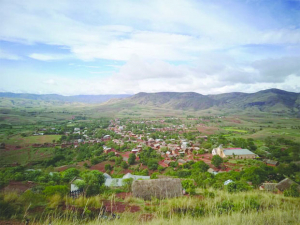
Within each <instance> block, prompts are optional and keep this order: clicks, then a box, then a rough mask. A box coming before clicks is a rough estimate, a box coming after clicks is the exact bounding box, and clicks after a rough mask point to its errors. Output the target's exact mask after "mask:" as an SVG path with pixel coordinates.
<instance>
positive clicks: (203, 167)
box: [192, 161, 209, 172]
mask: <svg viewBox="0 0 300 225" xmlns="http://www.w3.org/2000/svg"><path fill="white" fill-rule="evenodd" d="M192 168H193V169H200V171H201V172H206V171H207V170H208V169H209V166H208V165H207V164H206V163H205V162H203V161H198V162H196V163H194V164H193V165H192Z"/></svg>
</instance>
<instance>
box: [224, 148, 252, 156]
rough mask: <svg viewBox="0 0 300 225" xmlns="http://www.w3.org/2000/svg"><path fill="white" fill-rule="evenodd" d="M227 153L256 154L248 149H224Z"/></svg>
mask: <svg viewBox="0 0 300 225" xmlns="http://www.w3.org/2000/svg"><path fill="white" fill-rule="evenodd" d="M224 154H225V155H233V154H235V155H255V154H254V153H253V152H251V151H250V150H248V149H224Z"/></svg>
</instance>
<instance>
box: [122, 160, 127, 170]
mask: <svg viewBox="0 0 300 225" xmlns="http://www.w3.org/2000/svg"><path fill="white" fill-rule="evenodd" d="M121 166H122V168H123V169H127V168H128V164H127V163H126V162H125V161H122V162H121Z"/></svg>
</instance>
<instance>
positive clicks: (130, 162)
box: [128, 153, 136, 165]
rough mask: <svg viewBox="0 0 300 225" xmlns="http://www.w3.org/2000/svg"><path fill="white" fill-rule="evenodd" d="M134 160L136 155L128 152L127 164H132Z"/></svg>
mask: <svg viewBox="0 0 300 225" xmlns="http://www.w3.org/2000/svg"><path fill="white" fill-rule="evenodd" d="M135 160H136V156H135V154H134V153H130V154H129V158H128V164H129V165H133V164H134V163H135Z"/></svg>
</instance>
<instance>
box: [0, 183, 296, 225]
mask: <svg viewBox="0 0 300 225" xmlns="http://www.w3.org/2000/svg"><path fill="white" fill-rule="evenodd" d="M198 191H199V192H200V193H207V191H205V190H198ZM209 191H210V192H214V193H215V195H210V194H207V195H205V196H204V195H202V196H191V197H186V196H184V197H179V198H173V199H164V200H158V199H152V200H151V201H143V200H141V199H137V198H133V197H126V198H125V199H124V200H122V201H123V202H124V204H130V205H139V206H140V208H141V211H139V212H136V213H130V212H125V213H122V214H119V216H120V219H113V218H112V216H111V215H108V214H106V216H105V217H103V214H102V212H101V208H102V206H103V198H102V197H101V196H94V197H90V198H84V197H80V198H77V199H72V198H69V197H65V198H61V197H58V196H56V195H54V196H52V197H51V198H49V199H48V201H49V202H48V205H47V208H48V211H47V212H45V213H44V214H43V216H40V217H38V216H36V217H31V218H32V221H34V222H35V223H36V224H48V223H49V222H50V221H51V224H53V225H54V224H61V225H64V224H74V225H75V224H88V225H89V224H90V225H94V224H95V225H96V224H124V225H127V224H150V225H152V224H153V225H156V224H157V225H158V224H176V225H180V224H212V225H214V224H218V225H220V224H230V225H235V224H238V225H240V224H243V225H248V224H249V225H250V224H251V225H252V224H254V225H255V224H260V225H262V224H264V225H268V224H270V225H277V224H278V225H282V224H300V213H299V212H300V199H299V198H287V197H284V196H283V195H275V194H272V193H265V192H260V191H249V192H240V193H233V194H230V193H228V192H226V191H220V190H217V191H216V190H213V189H211V190H209ZM107 200H109V201H111V202H112V203H113V202H114V201H119V199H117V198H115V196H114V195H112V196H111V197H110V198H109V199H106V201H107ZM4 201H12V202H17V201H18V199H17V197H16V194H13V193H12V194H10V195H7V196H5V200H4ZM60 204H63V205H65V206H66V208H64V210H62V208H60V209H59V206H60ZM68 206H70V208H68ZM71 207H73V208H71ZM54 208H55V209H54ZM57 209H59V210H57ZM95 209H96V211H95ZM97 209H98V211H99V212H97ZM92 210H93V212H92ZM145 215H146V216H145ZM149 215H150V216H149ZM147 216H148V217H147ZM145 218H146V219H145ZM147 218H148V219H149V218H150V220H149V221H147Z"/></svg>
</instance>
